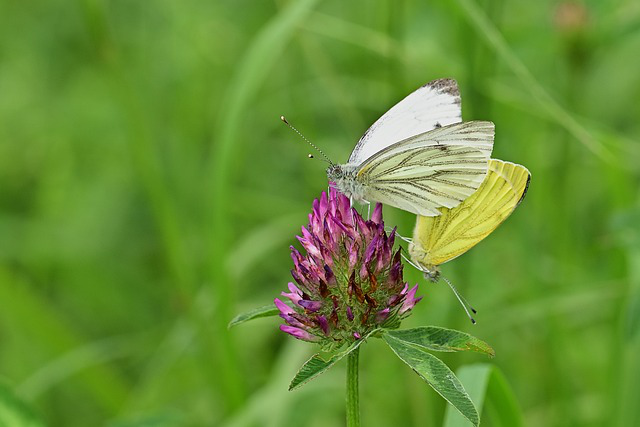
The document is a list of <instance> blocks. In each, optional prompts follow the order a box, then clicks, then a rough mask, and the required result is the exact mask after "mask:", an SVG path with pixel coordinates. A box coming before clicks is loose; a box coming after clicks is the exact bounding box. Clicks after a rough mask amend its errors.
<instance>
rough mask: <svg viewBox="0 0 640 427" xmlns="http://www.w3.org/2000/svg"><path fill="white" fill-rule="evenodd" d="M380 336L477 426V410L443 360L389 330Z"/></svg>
mask: <svg viewBox="0 0 640 427" xmlns="http://www.w3.org/2000/svg"><path fill="white" fill-rule="evenodd" d="M382 338H383V339H384V340H385V342H386V343H387V344H388V345H389V347H391V350H393V352H394V353H395V354H396V355H397V356H398V357H399V358H400V359H402V361H403V362H404V363H406V364H407V365H409V366H410V367H411V369H413V370H414V371H415V372H416V373H417V374H418V375H419V376H420V378H422V379H423V380H425V381H426V382H427V384H429V385H430V386H431V387H432V388H433V389H434V390H435V391H436V392H438V394H440V395H441V396H442V397H444V398H445V400H446V401H447V402H449V403H451V404H452V405H453V406H454V407H455V408H456V409H457V410H458V411H460V413H461V414H462V415H464V416H465V417H466V418H467V419H468V420H469V421H471V423H472V424H473V425H474V426H476V427H477V426H478V424H479V423H480V419H479V418H480V417H479V415H478V411H477V410H476V408H475V406H473V402H472V401H471V398H470V397H469V395H468V394H467V392H466V391H465V389H464V387H463V386H462V384H461V383H460V381H459V380H458V378H456V376H455V375H454V374H453V372H451V370H450V369H449V368H448V367H447V365H445V364H444V362H443V361H441V360H440V359H438V358H437V357H435V356H434V355H432V354H430V353H427V352H426V351H425V349H424V348H422V347H418V346H416V345H415V344H412V343H410V342H407V341H403V340H401V339H399V338H396V337H394V336H393V335H391V334H390V333H389V332H386V333H384V334H383V335H382Z"/></svg>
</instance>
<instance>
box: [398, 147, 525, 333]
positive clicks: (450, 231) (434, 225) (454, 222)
mask: <svg viewBox="0 0 640 427" xmlns="http://www.w3.org/2000/svg"><path fill="white" fill-rule="evenodd" d="M530 180H531V174H530V173H529V171H528V170H527V168H525V167H524V166H522V165H517V164H515V163H511V162H505V161H502V160H497V159H491V160H490V161H489V171H488V173H487V176H486V178H485V179H484V181H483V182H482V185H480V187H479V188H478V190H477V191H476V192H475V193H473V195H471V196H470V197H469V198H468V199H466V200H465V201H463V202H462V203H461V204H460V205H458V206H457V207H455V208H453V209H449V208H440V209H439V211H440V216H437V217H428V216H420V215H419V216H418V218H417V220H416V226H415V228H414V230H413V238H412V239H410V243H409V247H408V249H409V255H410V257H411V261H412V265H413V266H414V267H416V268H417V269H418V270H420V271H422V272H423V273H424V274H425V277H426V278H428V279H430V280H431V281H433V282H437V281H438V279H439V278H440V270H439V268H438V267H439V266H440V265H441V264H444V263H445V262H447V261H451V260H452V259H454V258H457V257H458V256H460V255H462V254H463V253H465V252H467V251H468V250H469V249H471V248H472V247H474V246H475V245H477V244H478V243H480V241H482V240H483V239H484V238H485V237H487V236H488V235H489V234H491V233H492V232H493V231H494V230H495V229H496V228H498V226H499V225H500V224H502V223H503V222H504V221H505V220H506V219H507V218H508V217H509V215H511V213H512V212H513V211H514V210H515V208H516V207H518V205H519V204H520V202H522V199H524V196H525V195H526V193H527V189H528V188H529V181H530ZM445 280H446V279H445ZM446 281H447V284H449V286H450V287H451V289H452V290H453V291H454V293H455V294H456V297H458V299H461V297H460V295H459V294H458V292H457V291H456V289H455V288H454V287H453V285H451V283H450V282H449V281H448V280H446ZM460 302H461V303H462V305H463V307H465V303H466V301H465V302H463V300H461V301H460ZM466 305H468V304H466ZM465 310H466V307H465ZM472 311H475V310H473V309H472ZM467 314H469V313H468V312H467ZM469 317H470V318H471V316H469ZM471 320H472V321H473V319H471Z"/></svg>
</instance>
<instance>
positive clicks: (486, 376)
mask: <svg viewBox="0 0 640 427" xmlns="http://www.w3.org/2000/svg"><path fill="white" fill-rule="evenodd" d="M457 374H458V378H459V379H460V381H461V382H462V383H463V384H464V386H465V389H466V390H467V391H468V393H469V396H471V399H472V400H473V402H474V403H475V405H476V407H477V408H484V410H485V411H484V412H486V415H488V417H489V418H491V425H495V426H504V427H511V426H513V427H519V426H522V412H521V410H520V407H519V406H518V402H517V400H516V398H515V395H514V393H513V391H512V390H511V387H509V384H508V383H507V381H506V380H505V378H504V376H503V375H502V372H500V370H499V369H498V368H497V367H495V366H493V365H488V364H484V363H483V364H475V365H468V366H463V367H462V368H460V369H459V370H458V372H457ZM481 412H482V411H481ZM469 425H470V423H469V421H467V420H466V419H464V418H463V417H462V416H461V415H460V414H459V413H458V412H457V411H454V410H453V407H452V406H451V405H449V406H447V412H446V413H445V419H444V427H468V426H469Z"/></svg>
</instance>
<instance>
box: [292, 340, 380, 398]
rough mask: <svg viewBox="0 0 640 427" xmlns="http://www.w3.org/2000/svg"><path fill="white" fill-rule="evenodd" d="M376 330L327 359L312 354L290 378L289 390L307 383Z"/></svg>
mask: <svg viewBox="0 0 640 427" xmlns="http://www.w3.org/2000/svg"><path fill="white" fill-rule="evenodd" d="M376 332H378V329H376V330H373V331H371V332H369V333H368V334H367V335H366V336H364V337H363V338H362V339H360V340H358V341H356V342H354V343H353V344H351V345H350V346H349V347H347V349H346V350H343V351H341V352H339V353H336V354H334V355H333V356H331V357H330V358H329V359H327V360H325V359H324V358H323V357H322V356H321V355H320V353H316V354H314V355H313V356H312V357H311V359H309V360H307V361H306V362H305V363H304V365H302V367H301V368H300V370H299V371H298V373H297V374H296V376H295V377H293V380H291V384H289V390H290V391H291V390H295V389H296V388H298V387H300V386H301V385H303V384H306V383H308V382H309V381H311V380H312V379H314V378H315V377H317V376H318V375H320V374H321V373H323V372H325V371H326V370H327V369H329V368H330V367H332V366H333V365H335V364H336V363H337V362H338V361H340V359H342V358H343V357H345V356H346V355H348V354H349V353H351V352H352V351H353V350H355V349H356V348H358V347H359V346H360V344H362V343H363V342H364V341H365V340H366V339H367V338H368V337H370V336H371V335H372V334H374V333H376Z"/></svg>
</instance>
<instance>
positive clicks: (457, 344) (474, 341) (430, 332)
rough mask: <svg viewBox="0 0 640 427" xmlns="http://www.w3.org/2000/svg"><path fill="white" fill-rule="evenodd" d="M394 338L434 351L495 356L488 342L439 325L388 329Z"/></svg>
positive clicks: (388, 332)
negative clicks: (469, 352)
mask: <svg viewBox="0 0 640 427" xmlns="http://www.w3.org/2000/svg"><path fill="white" fill-rule="evenodd" d="M386 333H387V334H389V335H391V336H392V337H394V338H397V339H399V340H402V341H405V342H408V343H410V344H413V345H417V346H418V347H423V348H425V349H427V350H432V351H475V352H478V353H485V354H488V355H489V356H491V357H493V356H495V351H494V350H493V349H492V348H491V346H489V344H487V343H486V342H484V341H482V340H479V339H478V338H476V337H474V336H471V335H469V334H467V333H464V332H460V331H455V330H453V329H446V328H440V327H437V326H421V327H419V328H415V329H403V330H400V331H386Z"/></svg>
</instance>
